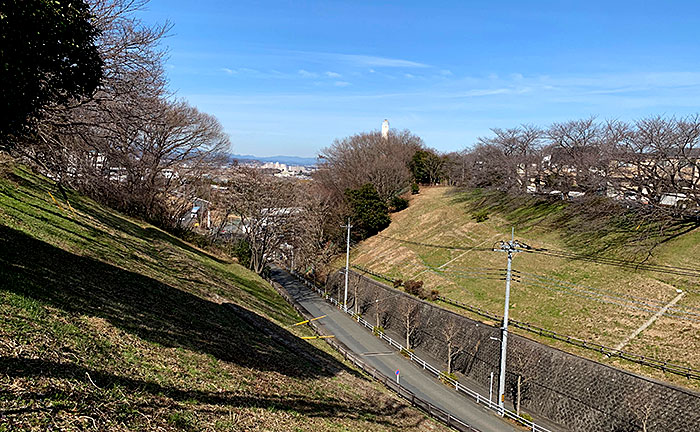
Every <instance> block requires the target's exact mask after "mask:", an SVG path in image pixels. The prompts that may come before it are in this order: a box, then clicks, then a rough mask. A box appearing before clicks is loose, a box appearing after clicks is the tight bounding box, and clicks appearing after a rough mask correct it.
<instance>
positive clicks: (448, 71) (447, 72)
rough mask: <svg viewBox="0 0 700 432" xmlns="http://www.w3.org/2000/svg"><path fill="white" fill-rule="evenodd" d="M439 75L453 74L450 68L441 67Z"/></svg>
mask: <svg viewBox="0 0 700 432" xmlns="http://www.w3.org/2000/svg"><path fill="white" fill-rule="evenodd" d="M440 75H442V76H452V75H454V74H453V73H452V71H451V70H449V69H443V70H441V71H440Z"/></svg>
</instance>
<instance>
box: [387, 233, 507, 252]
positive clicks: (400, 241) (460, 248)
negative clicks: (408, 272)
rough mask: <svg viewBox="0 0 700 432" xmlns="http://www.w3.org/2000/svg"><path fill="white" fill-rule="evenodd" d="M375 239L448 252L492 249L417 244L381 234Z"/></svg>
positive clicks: (489, 249)
mask: <svg viewBox="0 0 700 432" xmlns="http://www.w3.org/2000/svg"><path fill="white" fill-rule="evenodd" d="M377 237H382V238H385V239H388V240H392V241H395V242H399V243H406V244H412V245H416V246H425V247H431V248H438V249H450V250H459V251H481V252H483V251H489V252H490V251H492V250H493V249H492V248H479V247H476V246H449V245H439V244H433V243H424V242H417V241H413V240H406V239H397V238H395V237H389V236H386V235H382V234H377Z"/></svg>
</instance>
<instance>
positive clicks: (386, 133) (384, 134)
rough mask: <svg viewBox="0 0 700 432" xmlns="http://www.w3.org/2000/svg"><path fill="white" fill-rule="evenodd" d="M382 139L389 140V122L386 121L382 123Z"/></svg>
mask: <svg viewBox="0 0 700 432" xmlns="http://www.w3.org/2000/svg"><path fill="white" fill-rule="evenodd" d="M382 138H384V139H385V140H388V139H389V120H387V119H384V121H383V122H382Z"/></svg>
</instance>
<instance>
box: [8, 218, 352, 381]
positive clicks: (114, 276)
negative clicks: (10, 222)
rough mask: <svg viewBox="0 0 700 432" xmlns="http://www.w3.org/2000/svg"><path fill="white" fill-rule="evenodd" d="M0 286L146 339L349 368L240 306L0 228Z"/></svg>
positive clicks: (289, 366)
mask: <svg viewBox="0 0 700 432" xmlns="http://www.w3.org/2000/svg"><path fill="white" fill-rule="evenodd" d="M0 288H1V289H5V290H8V291H12V292H15V293H17V294H20V295H22V296H25V297H29V298H33V299H36V300H38V301H40V302H43V303H46V304H50V305H53V306H55V307H57V308H60V309H63V310H65V311H68V312H70V313H73V314H85V315H92V316H96V317H101V318H104V319H106V320H107V321H109V322H110V323H111V324H113V325H114V326H116V327H118V328H120V329H122V330H124V331H127V332H129V333H132V334H135V335H137V336H139V337H140V338H142V339H145V340H148V341H151V342H156V343H158V344H161V345H163V346H166V347H181V348H185V349H190V350H194V351H198V352H201V353H207V354H211V355H213V356H215V357H216V358H218V359H220V360H224V361H229V362H233V363H235V364H238V365H242V366H246V367H250V368H253V369H258V370H270V371H277V372H279V373H282V374H285V375H287V376H292V377H316V376H332V375H334V374H336V373H337V372H339V371H340V370H348V369H347V368H346V367H345V366H344V365H343V364H342V363H339V362H338V361H336V360H335V359H334V358H333V357H331V356H330V355H328V354H327V353H325V352H323V351H321V350H319V349H317V348H315V347H313V346H312V345H310V344H308V343H306V342H304V341H301V340H299V339H298V338H297V337H295V336H294V335H292V334H291V333H289V332H288V331H287V330H285V329H283V328H281V327H279V326H277V325H276V324H274V323H273V322H271V321H269V320H267V319H265V318H263V317H261V316H259V315H257V314H255V313H253V312H250V311H248V310H247V309H244V308H243V307H241V306H238V305H235V304H230V303H229V304H223V305H222V304H218V303H214V302H211V301H207V300H204V299H202V298H200V297H197V296H195V295H193V294H190V293H187V292H184V291H181V290H179V289H176V288H173V287H171V286H169V285H166V284H164V283H162V282H159V281H157V280H155V279H152V278H148V277H145V276H143V275H140V274H137V273H133V272H129V271H126V270H123V269H120V268H118V267H115V266H112V265H109V264H105V263H103V262H100V261H97V260H94V259H91V258H86V257H81V256H78V255H75V254H72V253H69V252H66V251H64V250H62V249H59V248H56V247H54V246H52V245H49V244H47V243H45V242H42V241H40V240H37V239H35V238H33V237H30V236H28V235H26V234H24V233H22V232H19V231H16V230H14V229H12V228H9V227H6V226H0Z"/></svg>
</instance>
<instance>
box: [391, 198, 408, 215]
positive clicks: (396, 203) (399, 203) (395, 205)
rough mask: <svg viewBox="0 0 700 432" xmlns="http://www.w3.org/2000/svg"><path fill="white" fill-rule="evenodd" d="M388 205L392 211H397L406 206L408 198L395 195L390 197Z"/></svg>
mask: <svg viewBox="0 0 700 432" xmlns="http://www.w3.org/2000/svg"><path fill="white" fill-rule="evenodd" d="M390 205H391V211H392V212H398V211H401V210H404V209H406V208H408V200H407V199H406V198H401V197H398V196H397V197H394V198H392V199H391V203H390Z"/></svg>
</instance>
